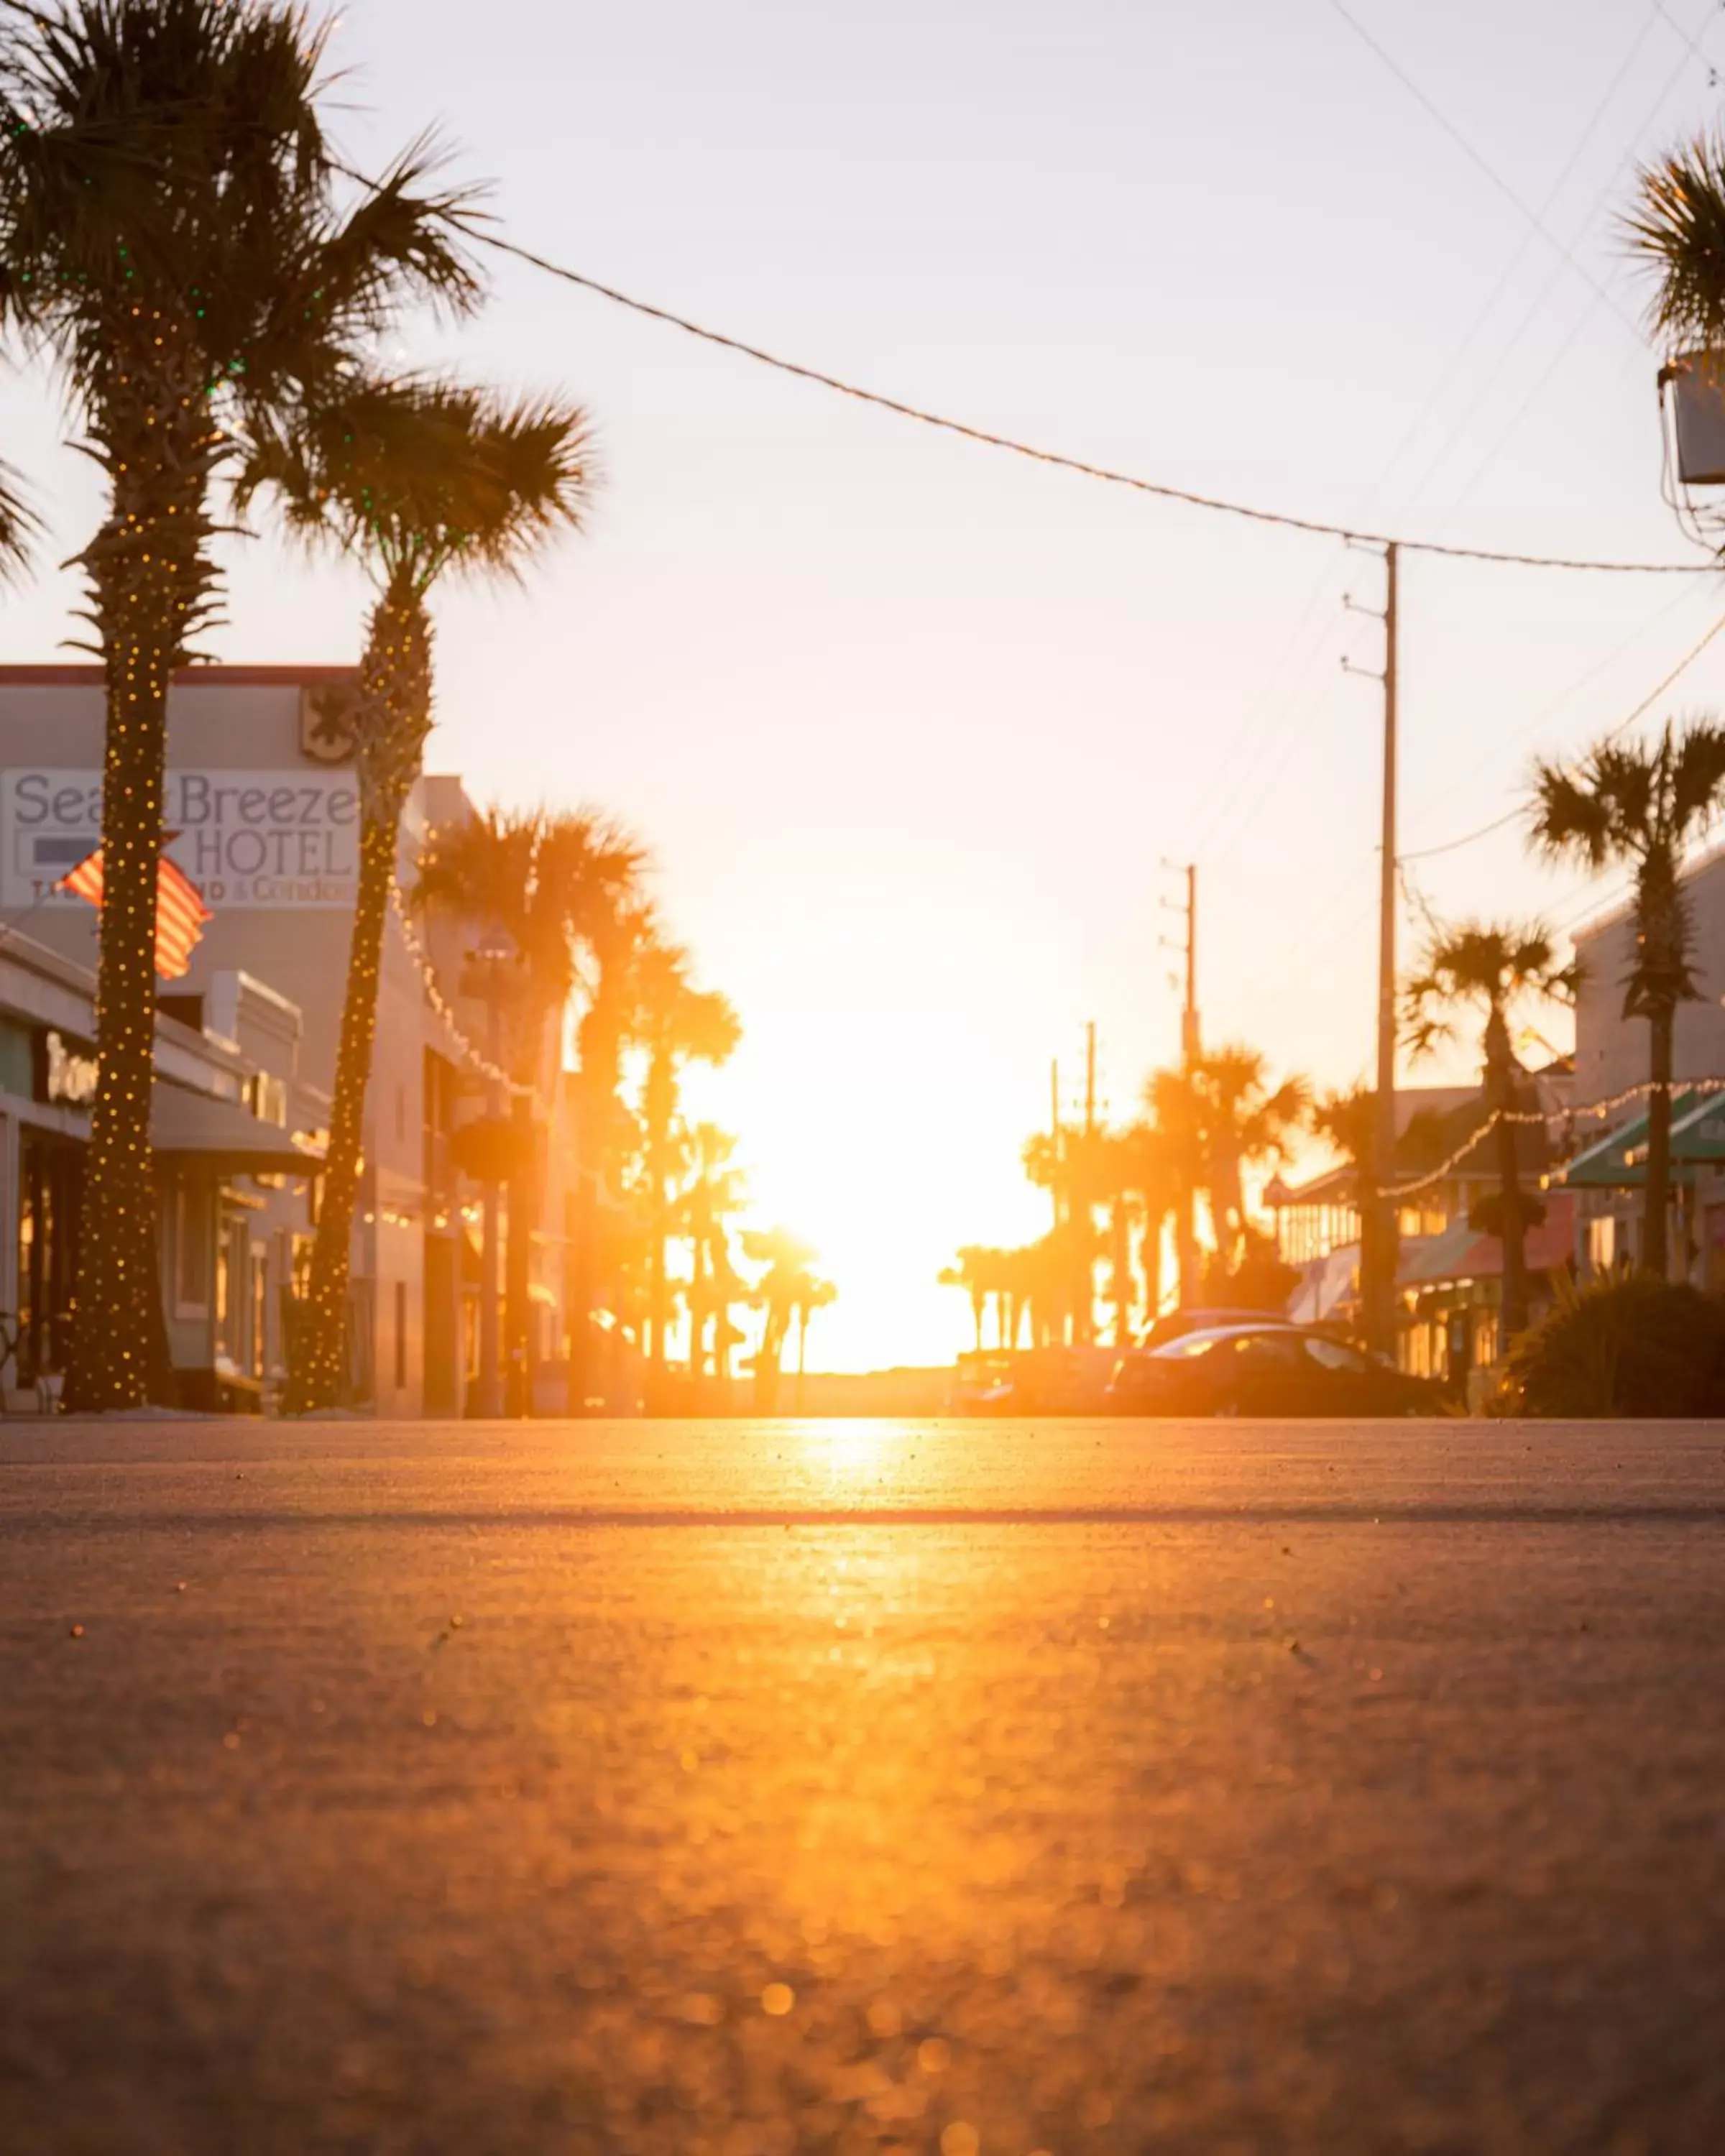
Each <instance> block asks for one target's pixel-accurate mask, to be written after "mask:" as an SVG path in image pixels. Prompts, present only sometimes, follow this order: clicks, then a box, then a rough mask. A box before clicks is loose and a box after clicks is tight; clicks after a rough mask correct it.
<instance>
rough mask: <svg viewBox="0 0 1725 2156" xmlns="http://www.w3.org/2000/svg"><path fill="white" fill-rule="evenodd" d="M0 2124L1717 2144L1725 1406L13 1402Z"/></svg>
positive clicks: (4, 1512) (695, 2138)
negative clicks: (751, 1408)
mask: <svg viewBox="0 0 1725 2156" xmlns="http://www.w3.org/2000/svg"><path fill="white" fill-rule="evenodd" d="M79 1627H81V1628H82V1630H81V1634H80V1632H79V1631H78V1630H77V1629H76V1628H79ZM0 2148H3V2149H4V2150H5V2151H6V2152H8V2156H38V2152H45V2156H62V2152H74V2151H76V2152H80V2156H81V2152H90V2156H135V2152H136V2156H278V2152H279V2156H322V2152H326V2151H343V2152H347V2151H352V2152H366V2156H376V2153H378V2152H413V2156H501V2152H510V2156H515V2152H518V2151H519V2152H524V2156H525V2152H533V2156H562V2152H566V2151H567V2152H581V2153H582V2156H586V2152H611V2151H617V2152H629V2156H636V2152H639V2156H658V2153H659V2152H665V2156H671V2153H672V2152H675V2156H696V2152H714V2156H746V2153H752V2152H756V2151H760V2152H768V2156H775V2153H776V2152H782V2156H790V2152H793V2151H798V2152H800V2151H804V2150H810V2151H812V2150H821V2151H829V2150H830V2151H853V2150H854V2151H863V2150H868V2151H880V2150H886V2149H894V2148H896V2149H901V2150H917V2151H924V2150H939V2151H941V2152H942V2156H1028V2152H1030V2151H1033V2150H1037V2149H1045V2150H1049V2151H1051V2152H1055V2156H1072V2152H1078V2151H1092V2150H1094V2151H1127V2150H1131V2151H1137V2150H1158V2151H1160V2150H1181V2151H1185V2150H1190V2151H1194V2152H1198V2151H1203V2152H1205V2156H1209V2152H1215V2151H1242V2152H1244V2151H1251V2152H1257V2151H1276V2150H1284V2149H1286V2150H1301V2151H1306V2150H1311V2151H1335V2150H1356V2149H1358V2150H1376V2149H1382V2150H1386V2151H1388V2150H1397V2151H1400V2150H1430V2151H1442V2152H1445V2156H1449V2152H1455V2156H1463V2152H1472V2151H1487V2152H1490V2151H1498V2150H1526V2151H1539V2152H1546V2151H1554V2150H1588V2151H1594V2150H1599V2151H1609V2152H1613V2156H1630V2152H1636V2151H1650V2152H1651V2151H1667V2150H1669V2151H1681V2152H1689V2151H1697V2152H1712V2151H1717V2150H1721V2149H1725V1426H1720V1425H1716V1426H1712V1427H1706V1426H1692V1427H1684V1428H1666V1429H1645V1428H1640V1429H1630V1428H1624V1427H1618V1428H1614V1429H1603V1428H1594V1429H1561V1428H1552V1427H1550V1426H1546V1427H1543V1428H1540V1429H1538V1430H1522V1429H1519V1428H1517V1427H1514V1426H1507V1425H1503V1426H1496V1427H1492V1426H1485V1425H1481V1424H1473V1425H1467V1424H1446V1425H1443V1426H1440V1427H1437V1428H1427V1427H1425V1426H1421V1425H1415V1424H1394V1425H1380V1426H1376V1427H1365V1426H1358V1425H1356V1426H1352V1427H1348V1426H1337V1427H1325V1426H1317V1425H1305V1426H1297V1427H1292V1428H1286V1427H1285V1428H1277V1427H1273V1426H1270V1425H1250V1424H1219V1425H1213V1426H1209V1427H1197V1428H1194V1427H1181V1428H1167V1429H1164V1428H1159V1427H1158V1426H1157V1425H1155V1424H1135V1425H1122V1424H1045V1425H1043V1426H1041V1427H1040V1428H1031V1427H1028V1426H1025V1425H1023V1424H979V1423H978V1424H950V1423H948V1424H803V1425H798V1424H750V1425H739V1424H731V1425H728V1426H727V1425H717V1426H711V1425H709V1426H702V1425H697V1424H670V1425H663V1424H661V1425H656V1426H655V1425H648V1424H634V1425H588V1426H585V1427H581V1428H573V1429H572V1428H569V1427H567V1426H557V1425H538V1426H533V1427H527V1428H520V1429H516V1428H503V1429H501V1430H500V1429H496V1428H493V1429H492V1430H489V1431H486V1432H483V1433H480V1432H476V1431H475V1429H474V1428H473V1427H472V1426H468V1427H466V1428H454V1429H437V1428H432V1429H428V1428H425V1427H423V1426H411V1425H382V1426H372V1425H367V1424H322V1425H312V1426H309V1427H302V1428H284V1427H280V1426H259V1427H256V1428H254V1429H252V1430H236V1429H235V1427H234V1425H233V1424H214V1423H206V1424H198V1425H171V1424H125V1425H120V1426H116V1427H110V1428H104V1429H92V1428H90V1427H88V1426H78V1425H61V1426H58V1427H55V1426H53V1425H46V1424H36V1425H26V1424H22V1423H16V1422H15V1423H13V1424H11V1425H10V1426H9V1427H8V1426H7V1425H5V1424H0Z"/></svg>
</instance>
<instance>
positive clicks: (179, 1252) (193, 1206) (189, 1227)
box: [174, 1178, 213, 1314]
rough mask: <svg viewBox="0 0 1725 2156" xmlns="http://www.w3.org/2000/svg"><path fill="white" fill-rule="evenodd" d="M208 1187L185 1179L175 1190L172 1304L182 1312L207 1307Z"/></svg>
mask: <svg viewBox="0 0 1725 2156" xmlns="http://www.w3.org/2000/svg"><path fill="white" fill-rule="evenodd" d="M212 1209H213V1207H212V1201H211V1197H210V1191H209V1186H208V1184H207V1183H202V1182H200V1181H198V1180H197V1179H196V1178H186V1179H185V1180H183V1181H182V1182H180V1183H177V1184H176V1185H175V1188H174V1301H175V1304H176V1306H177V1307H178V1308H179V1309H180V1310H181V1311H182V1312H186V1313H187V1314H191V1313H194V1312H196V1313H200V1314H201V1313H202V1312H203V1311H205V1310H207V1309H208V1307H209V1276H210V1230H211V1226H212V1222H211V1219H210V1214H211V1211H212Z"/></svg>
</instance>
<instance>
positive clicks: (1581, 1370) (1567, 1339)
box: [1509, 1274, 1725, 1415]
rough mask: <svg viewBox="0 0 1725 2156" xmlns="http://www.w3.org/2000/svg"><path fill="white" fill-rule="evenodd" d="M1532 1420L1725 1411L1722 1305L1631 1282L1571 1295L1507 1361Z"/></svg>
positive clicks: (1680, 1290)
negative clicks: (1548, 1417)
mask: <svg viewBox="0 0 1725 2156" xmlns="http://www.w3.org/2000/svg"><path fill="white" fill-rule="evenodd" d="M1509 1374H1510V1378H1511V1381H1512V1384H1513V1385H1514V1386H1515V1387H1516V1388H1517V1390H1518V1392H1519V1394H1520V1404H1521V1411H1522V1414H1530V1415H1710V1414H1719V1413H1721V1412H1725V1303H1721V1302H1719V1301H1716V1300H1715V1299H1714V1298H1713V1297H1712V1296H1706V1295H1703V1294H1702V1292H1701V1291H1700V1290H1699V1289H1698V1288H1692V1287H1680V1286H1671V1285H1670V1284H1668V1283H1667V1282H1666V1281H1657V1280H1653V1279H1650V1278H1649V1277H1648V1276H1646V1275H1645V1274H1627V1275H1625V1276H1621V1277H1620V1278H1617V1279H1615V1280H1607V1281H1594V1282H1591V1283H1590V1284H1589V1286H1586V1287H1583V1288H1574V1287H1571V1288H1568V1289H1567V1290H1565V1291H1563V1292H1562V1293H1561V1294H1560V1295H1559V1296H1558V1301H1557V1302H1556V1304H1555V1305H1554V1306H1553V1308H1552V1309H1551V1310H1550V1311H1549V1312H1548V1313H1547V1314H1546V1316H1545V1317H1543V1318H1542V1319H1541V1320H1540V1322H1538V1325H1535V1326H1533V1327H1531V1328H1530V1330H1529V1331H1527V1332H1524V1333H1523V1334H1522V1337H1521V1338H1520V1339H1519V1340H1518V1341H1517V1342H1516V1344H1515V1346H1514V1347H1513V1348H1512V1350H1511V1352H1510V1357H1509Z"/></svg>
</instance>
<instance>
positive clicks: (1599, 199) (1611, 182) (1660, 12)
mask: <svg viewBox="0 0 1725 2156" xmlns="http://www.w3.org/2000/svg"><path fill="white" fill-rule="evenodd" d="M1659 22H1664V23H1666V24H1667V25H1669V26H1670V27H1671V28H1676V27H1677V26H1676V24H1675V23H1672V20H1671V16H1670V15H1669V14H1667V13H1666V11H1665V10H1664V8H1661V7H1660V6H1658V5H1657V4H1655V6H1654V8H1653V11H1652V13H1651V14H1650V15H1649V17H1648V18H1647V21H1646V23H1645V25H1644V26H1643V30H1642V34H1641V38H1638V39H1637V40H1636V43H1635V46H1634V47H1632V48H1631V52H1630V58H1631V59H1632V58H1633V57H1634V54H1635V53H1636V52H1639V50H1640V44H1641V43H1642V41H1643V39H1645V36H1646V34H1647V33H1648V32H1649V31H1651V29H1652V28H1653V27H1654V25H1655V23H1659ZM1685 43H1686V45H1687V47H1688V50H1686V52H1685V53H1684V54H1683V56H1682V58H1681V59H1679V61H1678V62H1677V64H1676V67H1675V68H1673V69H1672V70H1671V73H1670V74H1669V75H1667V76H1666V79H1665V80H1664V82H1663V84H1662V85H1661V88H1660V91H1659V95H1657V96H1656V98H1655V99H1654V100H1653V102H1652V104H1651V105H1650V106H1649V107H1648V108H1647V110H1646V111H1645V114H1644V115H1642V117H1641V119H1640V122H1639V123H1638V124H1637V126H1635V130H1634V131H1633V132H1632V133H1631V135H1630V138H1629V143H1628V146H1627V147H1626V148H1625V151H1624V153H1623V155H1622V156H1621V157H1620V158H1619V159H1618V161H1617V162H1616V164H1615V166H1614V167H1613V168H1612V172H1611V176H1610V177H1609V179H1608V180H1607V181H1606V182H1605V184H1604V187H1601V188H1600V189H1599V193H1597V194H1596V195H1595V196H1594V199H1593V200H1592V202H1591V203H1589V205H1588V208H1587V209H1586V212H1585V213H1584V215H1583V217H1582V218H1581V220H1580V222H1579V224H1578V225H1577V227H1576V228H1575V234H1574V239H1573V240H1572V242H1571V244H1572V246H1573V245H1576V244H1579V242H1580V240H1581V239H1583V237H1584V235H1585V234H1586V233H1587V232H1588V231H1589V228H1591V226H1592V225H1593V223H1594V219H1595V218H1597V217H1598V215H1599V212H1600V211H1601V209H1603V208H1604V206H1605V204H1606V203H1607V202H1608V201H1609V199H1610V198H1611V196H1612V195H1613V193H1615V190H1616V188H1617V186H1618V183H1619V182H1620V180H1621V178H1622V176H1623V173H1624V171H1625V167H1628V166H1630V165H1632V164H1633V162H1634V161H1635V149H1636V146H1637V145H1638V144H1639V143H1640V141H1641V138H1642V137H1643V136H1645V134H1646V132H1647V130H1648V129H1649V128H1650V127H1651V126H1652V125H1653V122H1654V121H1655V120H1656V119H1657V117H1658V116H1659V114H1660V113H1661V110H1663V109H1664V106H1665V103H1666V99H1667V98H1668V97H1669V96H1670V95H1671V92H1672V90H1675V89H1676V86H1677V85H1678V83H1679V82H1680V81H1681V80H1682V78H1683V76H1684V74H1686V71H1687V69H1688V67H1689V63H1690V58H1691V55H1692V54H1698V53H1699V48H1698V47H1697V46H1696V45H1695V44H1694V42H1693V40H1692V39H1690V38H1687V37H1686V36H1685ZM1702 58H1705V55H1702ZM1621 79H1622V70H1620V72H1619V75H1618V77H1617V78H1616V81H1620V80H1621ZM1613 86H1614V90H1615V82H1614V85H1613ZM1607 101H1608V102H1609V100H1607ZM1602 110H1603V107H1602ZM1596 119H1597V115H1596ZM1593 125H1594V123H1590V124H1589V128H1588V131H1587V134H1586V135H1585V136H1584V137H1583V145H1580V146H1578V155H1579V149H1580V147H1581V146H1584V144H1585V142H1586V141H1587V140H1589V139H1590V137H1591V135H1592V132H1593ZM1575 162H1576V159H1575V158H1574V157H1572V158H1571V159H1570V161H1569V164H1568V166H1567V167H1565V169H1564V175H1563V177H1565V178H1567V177H1568V172H1570V171H1571V170H1573V169H1574V164H1575ZM1562 184H1563V182H1562V180H1560V181H1559V182H1558V187H1561V186H1562ZM1555 192H1556V190H1555V189H1554V190H1553V193H1555ZM1562 276H1563V264H1562V263H1561V262H1556V263H1553V265H1552V267H1551V269H1550V271H1549V272H1548V275H1547V277H1546V279H1545V281H1544V283H1543V285H1541V286H1540V288H1539V290H1538V292H1537V293H1536V294H1535V295H1534V299H1533V304H1532V305H1531V306H1530V307H1529V308H1528V310H1527V313H1526V314H1525V315H1524V316H1522V321H1521V322H1520V324H1519V325H1518V326H1517V329H1516V331H1515V333H1514V335H1513V336H1512V337H1511V338H1510V339H1509V341H1508V342H1507V344H1506V345H1505V346H1504V348H1503V350H1502V352H1501V353H1500V354H1499V356H1498V359H1497V365H1496V366H1495V367H1493V368H1492V370H1491V372H1490V374H1488V375H1487V376H1486V379H1485V380H1484V381H1483V382H1481V384H1480V386H1479V388H1477V389H1476V392H1475V393H1474V395H1473V397H1472V398H1471V401H1470V402H1469V404H1468V407H1467V409H1466V411H1465V412H1464V413H1462V415H1461V418H1460V419H1459V420H1458V421H1457V422H1456V423H1455V426H1454V427H1453V428H1452V429H1450V434H1449V435H1448V437H1447V438H1446V439H1445V442H1444V444H1443V446H1442V448H1441V449H1440V450H1439V451H1438V453H1437V454H1436V455H1435V457H1434V458H1433V459H1432V460H1431V462H1430V464H1429V465H1428V466H1427V467H1426V470H1425V472H1424V474H1423V475H1421V477H1420V482H1419V484H1418V485H1416V487H1415V488H1414V493H1413V495H1411V496H1410V497H1409V504H1408V506H1409V507H1411V506H1412V504H1413V502H1414V501H1416V500H1418V499H1419V497H1420V495H1422V494H1423V493H1424V492H1425V489H1426V488H1427V487H1428V486H1429V485H1430V484H1431V481H1432V480H1434V479H1435V477H1436V476H1437V475H1438V473H1439V472H1440V470H1442V469H1443V468H1444V466H1445V464H1446V463H1447V462H1448V460H1449V457H1450V451H1451V450H1452V449H1454V448H1455V444H1456V443H1457V442H1458V441H1459V440H1460V439H1461V436H1462V435H1463V434H1465V433H1466V429H1467V428H1468V427H1469V426H1470V425H1471V423H1472V420H1473V417H1474V414H1475V413H1476V412H1477V411H1478V410H1479V408H1480V407H1481V404H1483V403H1485V401H1486V398H1488V397H1489V396H1490V395H1491V392H1492V391H1493V390H1494V389H1495V388H1497V384H1498V382H1501V381H1502V378H1503V374H1504V370H1505V369H1506V367H1507V366H1508V364H1509V362H1510V361H1511V359H1512V357H1514V355H1515V353H1516V352H1517V350H1518V349H1519V348H1520V346H1521V343H1522V339H1523V338H1524V337H1525V336H1527V332H1528V331H1529V330H1530V329H1531V328H1532V326H1533V324H1534V323H1535V322H1536V321H1538V318H1539V316H1540V313H1541V312H1542V311H1543V308H1544V305H1545V303H1546V301H1547V300H1548V299H1549V298H1550V296H1551V295H1552V293H1553V291H1554V290H1556V289H1557V285H1558V281H1559V280H1560V279H1561V278H1562ZM1597 305H1599V293H1598V292H1597V291H1595V292H1594V294H1593V295H1590V297H1589V300H1588V304H1587V305H1586V307H1585V308H1584V311H1583V312H1582V313H1581V315H1580V316H1579V317H1578V319H1577V320H1576V321H1575V323H1574V326H1572V327H1571V329H1570V330H1569V331H1568V334H1567V336H1565V337H1564V339H1563V343H1562V344H1561V345H1560V346H1558V351H1557V353H1556V354H1555V356H1554V357H1553V358H1552V360H1551V361H1550V362H1548V365H1547V366H1546V367H1545V369H1544V370H1543V372H1542V373H1541V375H1540V377H1539V379H1538V382H1536V383H1535V384H1534V386H1533V388H1532V390H1531V391H1530V392H1529V393H1528V395H1527V398H1525V399H1524V400H1523V402H1522V404H1521V405H1520V406H1519V407H1518V408H1517V413H1516V415H1515V418H1513V419H1512V421H1511V423H1510V424H1509V426H1508V427H1507V428H1506V429H1504V431H1503V433H1502V434H1501V435H1500V436H1499V438H1498V439H1497V441H1496V442H1495V443H1494V444H1492V447H1491V450H1490V451H1489V452H1488V454H1486V458H1485V459H1484V461H1483V462H1482V463H1481V465H1479V466H1478V467H1477V469H1476V470H1475V472H1474V474H1473V475H1472V476H1471V478H1470V479H1469V480H1468V481H1467V483H1466V485H1465V486H1464V487H1463V488H1462V490H1461V493H1460V494H1458V495H1456V496H1455V499H1454V500H1452V501H1451V502H1450V506H1449V508H1448V509H1447V510H1446V511H1445V515H1446V516H1453V515H1454V514H1455V511H1456V510H1457V509H1458V508H1459V507H1460V506H1461V504H1462V503H1463V502H1464V501H1466V500H1467V498H1468V496H1469V495H1471V493H1472V491H1473V490H1474V489H1475V487H1476V486H1477V485H1479V484H1480V482H1481V480H1482V479H1483V478H1484V477H1485V475H1486V472H1487V471H1489V470H1491V466H1492V465H1494V464H1495V463H1496V462H1497V459H1498V457H1499V456H1500V455H1501V454H1502V452H1503V449H1504V447H1505V445H1506V444H1507V443H1508V442H1509V441H1511V440H1512V439H1513V438H1514V435H1515V432H1516V429H1517V428H1518V427H1519V426H1520V424H1521V423H1522V418H1524V417H1525V415H1526V413H1527V410H1528V409H1529V408H1530V407H1531V406H1532V403H1533V402H1534V399H1535V398H1537V397H1538V394H1539V392H1540V391H1541V390H1542V389H1543V388H1544V387H1545V385H1546V383H1547V382H1548V381H1549V380H1550V378H1551V377H1552V376H1553V374H1554V373H1555V372H1557V369H1558V367H1559V366H1560V365H1561V364H1562V362H1563V360H1564V359H1565V358H1566V357H1568V353H1569V352H1571V351H1572V350H1573V349H1574V344H1575V341H1576V339H1577V338H1578V337H1579V336H1580V334H1581V331H1582V330H1583V329H1584V328H1585V326H1586V325H1587V323H1588V322H1589V321H1590V320H1591V319H1592V316H1593V313H1594V308H1595V307H1596V306H1597Z"/></svg>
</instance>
